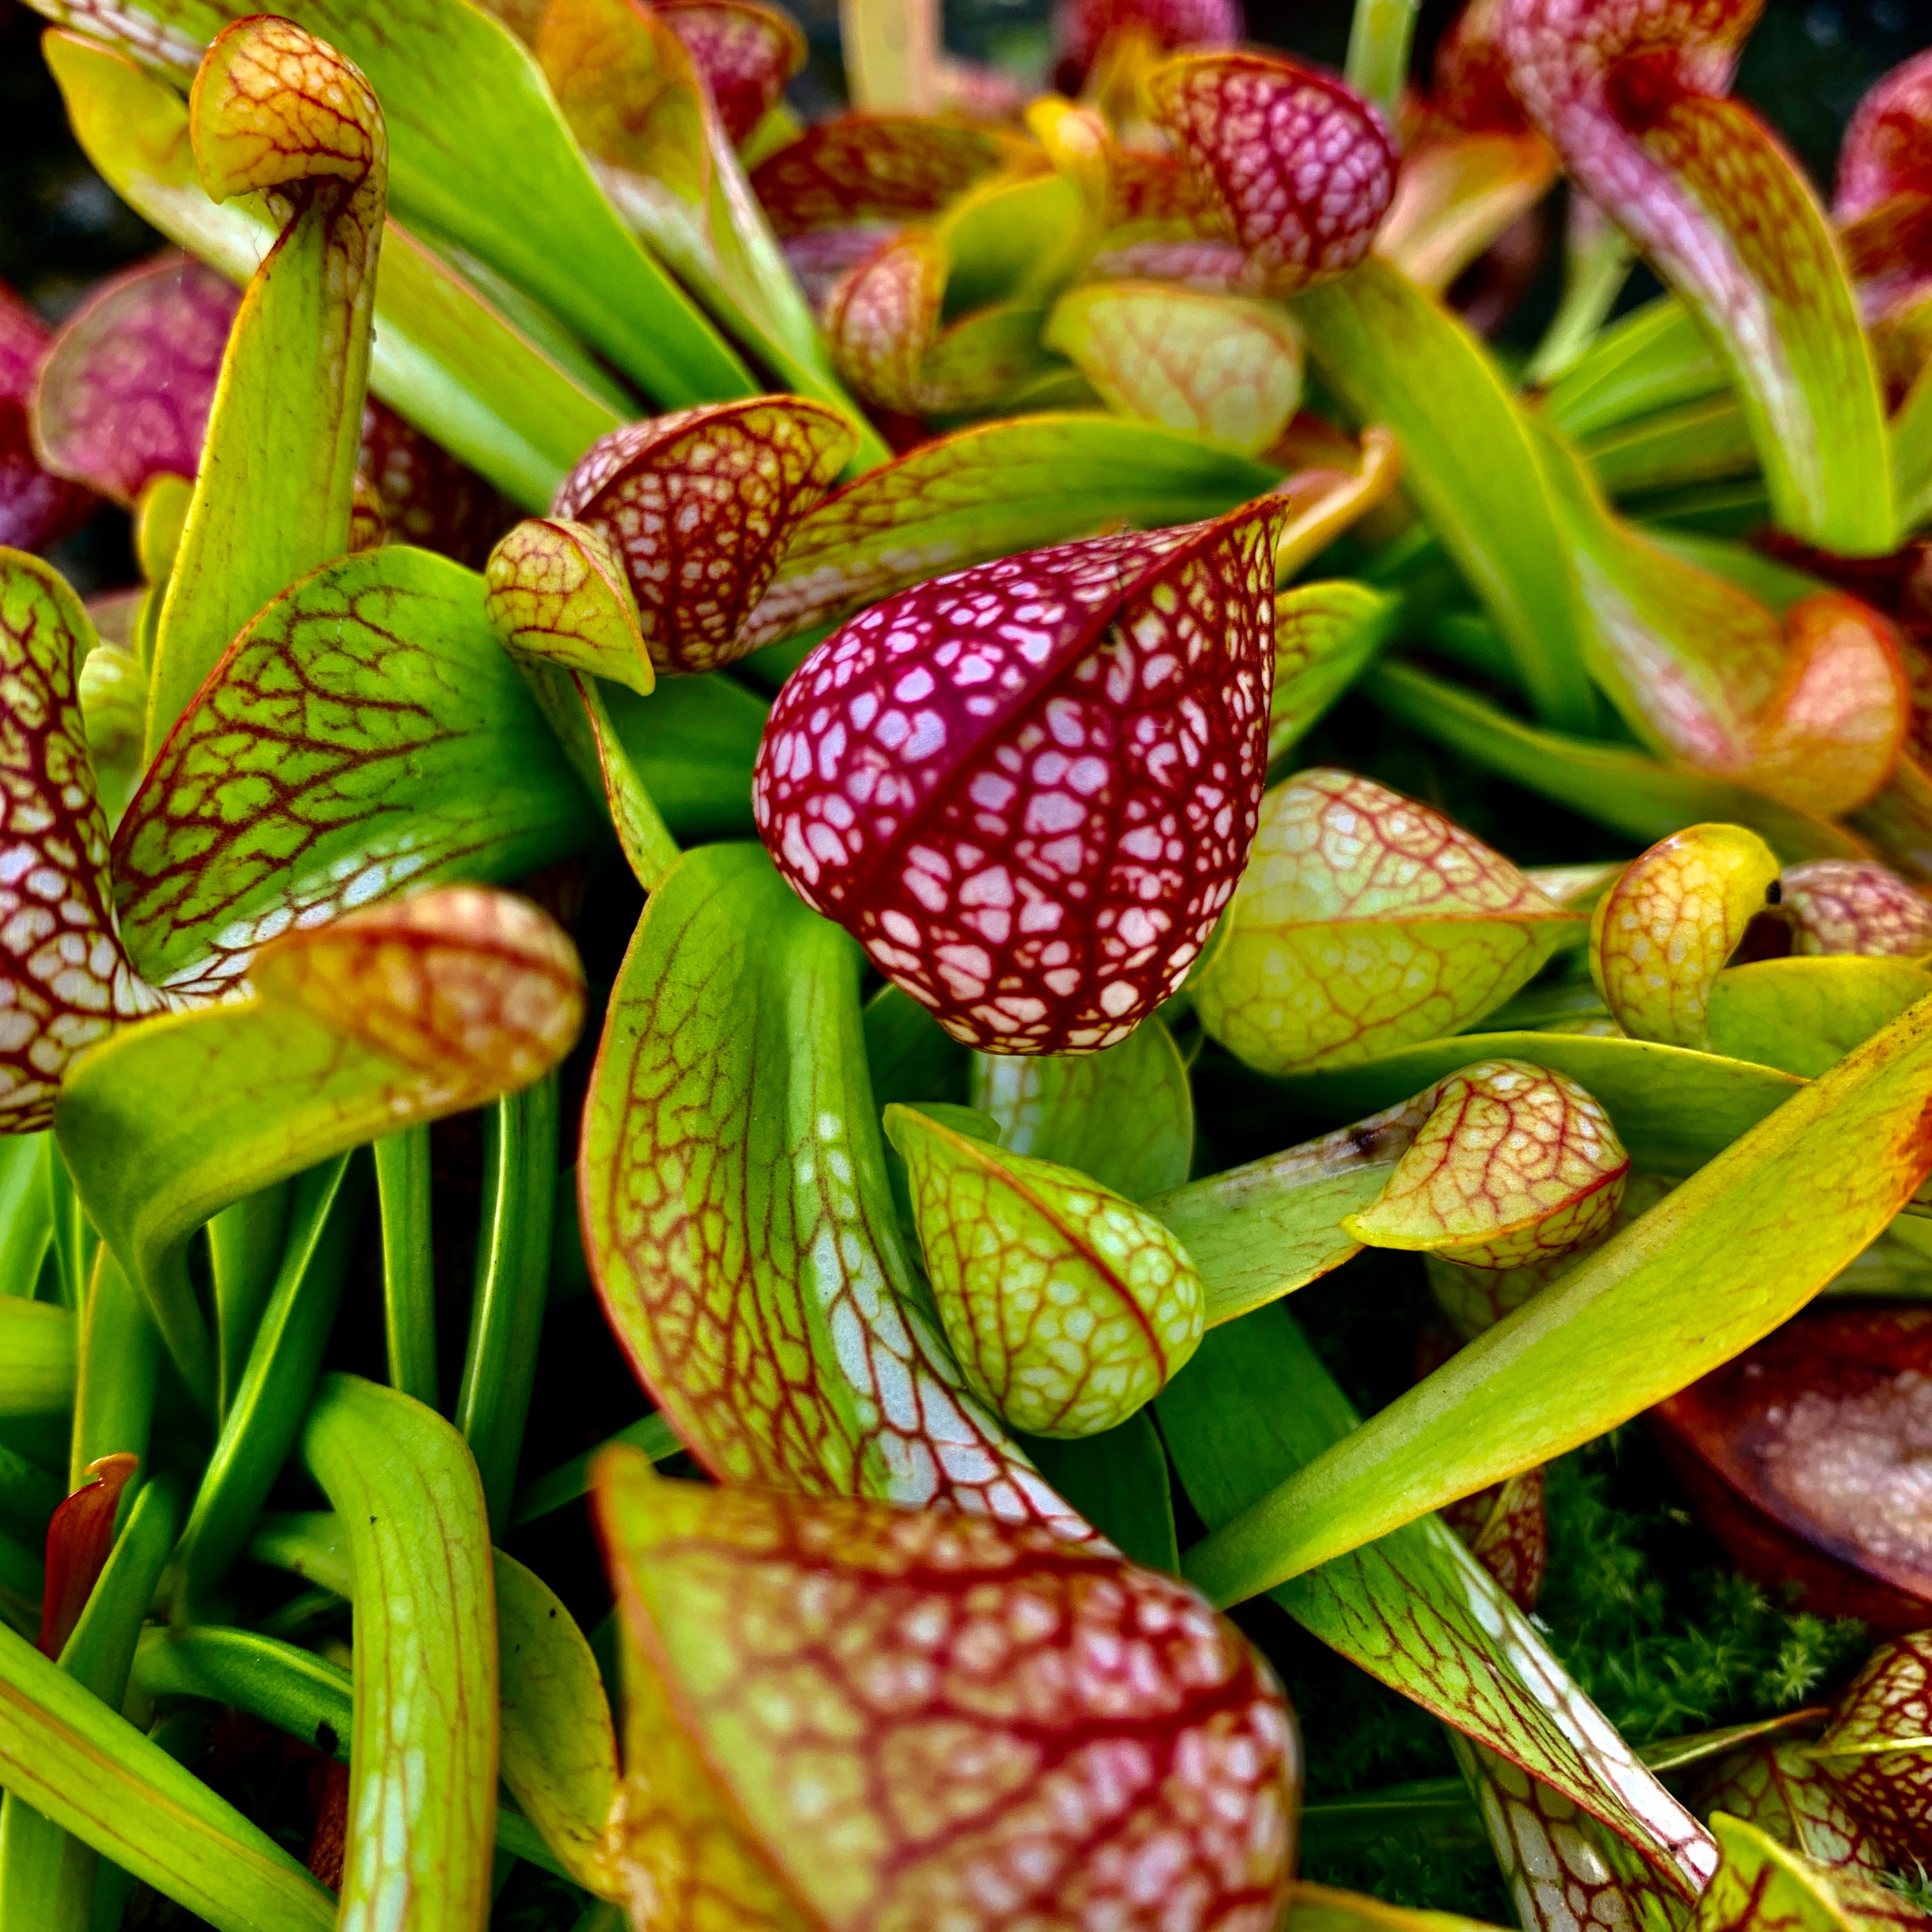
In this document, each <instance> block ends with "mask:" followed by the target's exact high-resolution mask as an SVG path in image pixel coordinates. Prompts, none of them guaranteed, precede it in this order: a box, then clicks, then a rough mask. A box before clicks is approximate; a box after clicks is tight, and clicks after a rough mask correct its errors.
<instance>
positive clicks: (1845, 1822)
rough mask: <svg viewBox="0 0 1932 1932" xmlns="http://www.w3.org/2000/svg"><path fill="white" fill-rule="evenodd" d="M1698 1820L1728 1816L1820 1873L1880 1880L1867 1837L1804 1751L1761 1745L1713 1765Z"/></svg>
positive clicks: (1881, 1871) (1771, 1741) (1701, 1790)
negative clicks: (1741, 1820) (1805, 1860)
mask: <svg viewBox="0 0 1932 1932" xmlns="http://www.w3.org/2000/svg"><path fill="white" fill-rule="evenodd" d="M1695 1795H1696V1799H1697V1811H1698V1814H1699V1815H1700V1817H1709V1814H1711V1813H1712V1812H1713V1811H1728V1812H1729V1813H1730V1814H1731V1816H1732V1817H1733V1818H1744V1819H1748V1820H1749V1821H1750V1822H1751V1823H1752V1824H1754V1825H1755V1826H1757V1828H1758V1829H1759V1830H1760V1831H1761V1832H1763V1833H1764V1834H1765V1835H1766V1836H1767V1837H1768V1838H1775V1839H1776V1840H1777V1841H1778V1843H1780V1844H1781V1845H1787V1846H1790V1848H1791V1849H1792V1850H1793V1851H1794V1852H1802V1853H1803V1854H1804V1855H1805V1857H1806V1858H1809V1859H1811V1861H1812V1862H1813V1863H1814V1864H1820V1865H1823V1867H1824V1868H1825V1869H1826V1870H1827V1871H1846V1870H1849V1871H1855V1872H1858V1873H1861V1874H1862V1875H1863V1876H1865V1877H1867V1878H1871V1879H1877V1878H1882V1876H1884V1875H1885V1858H1884V1855H1883V1854H1882V1852H1881V1851H1880V1849H1879V1846H1878V1844H1877V1842H1876V1840H1875V1839H1874V1838H1873V1835H1872V1834H1871V1832H1870V1831H1868V1830H1867V1829H1866V1827H1865V1826H1864V1824H1863V1823H1861V1821H1860V1820H1859V1819H1858V1816H1857V1814H1855V1813H1854V1812H1853V1811H1851V1810H1850V1808H1849V1807H1848V1806H1847V1805H1846V1803H1845V1801H1844V1799H1843V1797H1842V1796H1841V1795H1840V1793H1839V1792H1838V1789H1837V1787H1835V1785H1834V1784H1833V1783H1832V1779H1831V1777H1830V1775H1829V1773H1828V1772H1826V1769H1825V1768H1824V1766H1823V1765H1821V1764H1820V1763H1819V1761H1818V1760H1817V1758H1816V1757H1814V1756H1813V1755H1812V1753H1811V1747H1810V1746H1809V1745H1804V1744H1794V1743H1790V1742H1781V1741H1779V1740H1778V1739H1775V1738H1766V1739H1760V1741H1759V1742H1757V1743H1755V1744H1751V1745H1746V1746H1745V1748H1744V1749H1743V1750H1742V1751H1733V1752H1731V1753H1729V1754H1727V1755H1726V1756H1725V1757H1722V1758H1721V1759H1719V1760H1718V1763H1716V1764H1715V1765H1713V1766H1712V1767H1711V1769H1710V1772H1709V1774H1708V1775H1706V1778H1705V1779H1704V1780H1703V1782H1702V1783H1701V1784H1700V1785H1699V1786H1698V1787H1697V1793H1696V1794H1695Z"/></svg>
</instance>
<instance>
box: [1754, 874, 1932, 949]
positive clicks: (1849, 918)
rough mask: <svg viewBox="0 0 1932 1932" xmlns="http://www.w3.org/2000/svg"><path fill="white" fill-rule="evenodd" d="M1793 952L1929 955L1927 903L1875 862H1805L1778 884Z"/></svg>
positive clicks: (1931, 910)
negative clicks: (1781, 889) (1780, 886)
mask: <svg viewBox="0 0 1932 1932" xmlns="http://www.w3.org/2000/svg"><path fill="white" fill-rule="evenodd" d="M1781 884H1782V886H1783V889H1784V897H1783V898H1782V901H1781V904H1783V906H1784V916H1785V919H1786V921H1787V923H1788V924H1789V925H1790V928H1791V950H1792V951H1793V952H1794V953H1862V954H1864V955H1867V956H1870V955H1873V954H1878V953H1894V954H1897V955H1900V956H1903V957H1904V958H1906V959H1918V958H1919V957H1921V956H1923V955H1924V954H1927V953H1932V904H1928V903H1927V901H1926V899H1925V898H1924V896H1923V895H1921V894H1920V893H1918V892H1915V891H1914V890H1913V889H1912V887H1911V886H1909V885H1907V884H1906V882H1905V881H1904V880H1903V879H1901V878H1900V877H1899V876H1898V874H1897V873H1896V872H1894V871H1892V869H1891V867H1889V866H1888V865H1880V864H1879V862H1877V860H1876V859H1808V860H1807V861H1806V862H1805V863H1804V864H1803V865H1793V866H1792V867H1790V868H1789V869H1788V870H1787V871H1786V872H1785V874H1784V878H1783V880H1782V881H1781Z"/></svg>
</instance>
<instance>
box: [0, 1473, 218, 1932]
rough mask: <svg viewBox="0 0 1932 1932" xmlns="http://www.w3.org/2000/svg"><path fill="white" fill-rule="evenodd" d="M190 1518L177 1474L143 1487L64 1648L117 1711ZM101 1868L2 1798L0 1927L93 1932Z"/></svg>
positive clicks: (78, 1676)
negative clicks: (184, 1520) (157, 1591)
mask: <svg viewBox="0 0 1932 1932" xmlns="http://www.w3.org/2000/svg"><path fill="white" fill-rule="evenodd" d="M180 1529H181V1485H180V1481H179V1478H176V1477H173V1476H163V1477H162V1478H160V1479H159V1480H158V1481H154V1482H151V1483H148V1484H146V1485H145V1487H143V1488H142V1491H141V1493H140V1494H139V1496H137V1497H136V1499H135V1500H134V1506H133V1509H132V1510H131V1511H130V1512H129V1513H128V1518H127V1527H126V1528H125V1529H124V1530H123V1531H122V1532H121V1535H120V1537H119V1538H118V1541H116V1542H115V1545H114V1547H113V1550H112V1552H111V1553H110V1554H109V1556H108V1558H107V1562H106V1563H105V1564H104V1565H103V1566H102V1568H101V1574H100V1576H99V1577H98V1579H96V1580H95V1583H94V1587H93V1590H92V1593H91V1594H90V1595H89V1598H88V1601H87V1604H86V1609H85V1610H83V1612H82V1613H81V1616H80V1621H79V1622H78V1623H77V1625H75V1627H74V1633H73V1634H72V1635H71V1637H69V1638H68V1640H67V1642H66V1643H65V1645H63V1646H62V1649H61V1654H60V1667H61V1668H62V1670H65V1672H66V1673H68V1676H71V1677H72V1678H74V1679H75V1681H76V1682H78V1683H80V1684H82V1685H85V1686H86V1688H88V1689H89V1691H92V1692H93V1694H95V1697H98V1698H100V1699H101V1700H102V1702H103V1703H105V1704H107V1706H109V1708H110V1709H118V1706H119V1705H120V1703H121V1698H122V1697H123V1696H124V1694H126V1691H127V1672H128V1668H129V1667H130V1664H132V1663H133V1658H134V1646H135V1642H136V1639H137V1638H138V1637H139V1635H140V1632H141V1625H142V1622H143V1620H144V1619H145V1618H146V1616H147V1614H148V1604H150V1603H151V1601H153V1599H154V1588H155V1586H156V1585H157V1583H159V1582H160V1576H161V1570H162V1566H163V1565H164V1564H166V1562H167V1560H168V1553H169V1551H170V1550H172V1548H173V1547H174V1541H175V1536H176V1535H177V1534H178V1532H179V1531H180ZM97 1871H98V1858H97V1855H96V1853H95V1850H94V1848H93V1847H92V1846H91V1845H89V1844H87V1843H85V1842H84V1841H82V1840H80V1839H78V1838H72V1837H70V1836H69V1835H68V1833H66V1832H64V1831H62V1829H61V1828H60V1827H59V1826H58V1825H56V1824H55V1823H53V1822H52V1820H50V1819H48V1818H46V1817H43V1816H42V1815H41V1814H40V1813H39V1812H37V1811H34V1809H33V1808H31V1806H30V1805H28V1804H27V1803H26V1801H25V1800H24V1799H22V1798H20V1797H19V1796H17V1795H15V1794H13V1793H8V1794H7V1797H6V1798H5V1800H4V1801H0V1921H4V1922H5V1923H6V1924H9V1925H31V1926H34V1927H37V1928H41V1932H87V1928H88V1927H89V1924H91V1923H92V1913H93V1906H94V1897H95V1879H96V1876H97Z"/></svg>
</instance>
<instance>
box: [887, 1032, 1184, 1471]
mask: <svg viewBox="0 0 1932 1932" xmlns="http://www.w3.org/2000/svg"><path fill="white" fill-rule="evenodd" d="M1031 1064H1036V1065H1037V1064H1039V1063H1038V1062H1037V1061H1036V1062H1034V1063H1031ZM1090 1064H1091V1063H1090ZM886 1135H887V1137H888V1138H889V1139H890V1140H891V1142H892V1145H893V1146H894V1147H895V1148H897V1149H898V1151H899V1152H900V1154H901V1155H903V1156H904V1160H905V1163H906V1169H907V1184H908V1189H909V1192H910V1198H911V1202H912V1211H913V1222H914V1225H915V1226H916V1229H917V1231H918V1234H919V1247H920V1249H921V1250H922V1253H924V1255H925V1256H926V1274H927V1277H928V1279H929V1281H930V1282H931V1283H932V1298H933V1301H934V1303H935V1305H936V1306H937V1307H938V1310H939V1319H940V1320H941V1322H943V1323H944V1325H945V1328H946V1339H947V1340H948V1341H949V1342H950V1343H951V1344H952V1345H953V1358H954V1360H955V1361H957V1362H958V1363H959V1366H960V1368H961V1370H962V1371H963V1372H964V1373H965V1376H966V1378H967V1379H968V1382H970V1383H971V1385H972V1387H973V1388H974V1391H975V1392H976V1393H977V1394H978V1395H979V1396H980V1397H981V1398H982V1400H984V1401H985V1402H986V1403H987V1404H988V1405H989V1406H990V1407H991V1408H992V1409H993V1410H994V1411H995V1413H997V1414H998V1415H1001V1416H1003V1417H1004V1418H1005V1419H1006V1420H1007V1421H1009V1422H1010V1423H1011V1424H1013V1426H1014V1427H1016V1429H1023V1430H1027V1431H1028V1433H1031V1434H1032V1435H1035V1436H1061V1437H1067V1438H1076V1437H1079V1436H1094V1435H1097V1434H1099V1433H1100V1431H1101V1430H1106V1429H1112V1428H1114V1427H1117V1426H1118V1424H1121V1423H1123V1422H1124V1421H1127V1418H1128V1417H1129V1416H1130V1415H1133V1413H1134V1412H1136V1410H1137V1409H1141V1408H1142V1407H1143V1406H1145V1404H1147V1403H1149V1402H1151V1401H1152V1400H1154V1397H1156V1396H1157V1395H1158V1394H1160V1391H1161V1390H1162V1389H1163V1388H1165V1387H1166V1385H1167V1383H1168V1382H1169V1381H1170V1380H1171V1379H1172V1378H1173V1376H1175V1373H1177V1372H1178V1370H1180V1369H1181V1367H1183V1365H1184V1364H1185V1363H1186V1362H1187V1360H1188V1358H1190V1356H1191V1355H1193V1353H1194V1351H1195V1350H1196V1348H1197V1347H1199V1345H1200V1341H1201V1334H1202V1328H1203V1326H1204V1317H1205V1304H1206V1296H1205V1292H1204V1290H1203V1289H1202V1282H1201V1277H1200V1276H1199V1274H1198V1273H1197V1272H1196V1270H1195V1267H1194V1264H1193V1262H1192V1261H1190V1259H1188V1256H1187V1253H1186V1251H1185V1250H1184V1249H1183V1248H1182V1247H1181V1244H1180V1243H1179V1242H1178V1241H1176V1240H1175V1238H1174V1237H1173V1235H1172V1234H1170V1233H1169V1231H1168V1230H1167V1229H1166V1228H1165V1227H1163V1226H1162V1224H1161V1223H1160V1222H1159V1221H1158V1220H1156V1219H1155V1218H1154V1216H1153V1215H1151V1214H1148V1212H1147V1211H1145V1209H1144V1208H1137V1207H1136V1206H1135V1205H1133V1202H1130V1201H1126V1200H1124V1199H1121V1196H1118V1194H1115V1193H1112V1191H1111V1190H1109V1189H1107V1188H1104V1187H1100V1185H1099V1184H1097V1183H1096V1182H1095V1181H1092V1180H1091V1179H1090V1178H1088V1176H1087V1175H1084V1174H1082V1173H1080V1172H1078V1171H1077V1170H1076V1169H1073V1168H1070V1167H1064V1166H1060V1165H1059V1164H1058V1163H1055V1162H1053V1161H1049V1160H1038V1159H1036V1158H1034V1157H1031V1156H1028V1155H1025V1154H1013V1153H1009V1152H1007V1151H1005V1150H1004V1149H1001V1148H991V1147H988V1146H986V1145H984V1144H983V1143H982V1142H977V1141H974V1140H971V1139H968V1137H967V1136H965V1135H963V1134H959V1133H955V1132H953V1130H952V1129H950V1127H947V1126H945V1125H944V1124H942V1123H941V1122H939V1121H934V1120H932V1119H930V1118H928V1117H927V1116H926V1115H924V1114H922V1113H921V1112H919V1110H918V1109H916V1108H913V1107H889V1108H888V1109H886Z"/></svg>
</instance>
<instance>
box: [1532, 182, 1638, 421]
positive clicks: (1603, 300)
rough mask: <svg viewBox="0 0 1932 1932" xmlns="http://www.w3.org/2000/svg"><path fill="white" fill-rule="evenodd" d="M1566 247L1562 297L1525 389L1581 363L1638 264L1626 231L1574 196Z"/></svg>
mask: <svg viewBox="0 0 1932 1932" xmlns="http://www.w3.org/2000/svg"><path fill="white" fill-rule="evenodd" d="M1636 259H1637V251H1635V249H1634V248H1632V247H1631V244H1630V241H1629V239H1628V237H1627V236H1625V233H1624V232H1623V230H1622V229H1621V228H1619V227H1618V226H1616V224H1615V223H1613V222H1611V221H1610V220H1607V219H1606V218H1605V217H1604V215H1603V214H1601V212H1599V211H1598V208H1597V205H1596V203H1595V202H1592V201H1589V200H1586V199H1585V198H1584V197H1583V196H1582V195H1581V194H1577V193H1574V191H1573V193H1572V198H1571V203H1570V218H1569V221H1568V233H1567V234H1566V236H1565V249H1564V257H1563V293H1562V298H1561V299H1560V300H1559V302H1558V303H1557V305H1556V314H1555V315H1553V317H1551V318H1550V326H1549V328H1548V329H1546V330H1545V331H1544V335H1543V340H1542V341H1541V342H1539V343H1538V344H1537V346H1536V350H1535V353H1534V354H1533V355H1532V356H1531V357H1530V359H1529V366H1528V367H1527V368H1526V369H1525V370H1524V371H1523V382H1524V384H1525V386H1526V387H1529V388H1533V389H1541V387H1542V386H1544V384H1546V383H1553V382H1555V381H1556V379H1557V377H1559V376H1560V375H1562V374H1563V373H1564V371H1565V370H1567V369H1568V368H1571V367H1572V366H1573V365H1574V364H1575V363H1576V362H1577V361H1578V360H1579V359H1580V358H1581V356H1583V352H1584V350H1586V349H1588V348H1589V346H1590V344H1592V342H1594V341H1595V340H1596V338H1597V332H1598V330H1599V329H1601V328H1602V327H1603V326H1604V320H1605V318H1606V317H1608V315H1609V314H1610V310H1611V308H1613V305H1615V303H1616V299H1617V297H1618V296H1619V293H1621V292H1622V288H1623V285H1624V284H1625V281H1627V280H1628V278H1629V275H1630V272H1631V263H1633V262H1634V261H1635V260H1636Z"/></svg>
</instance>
